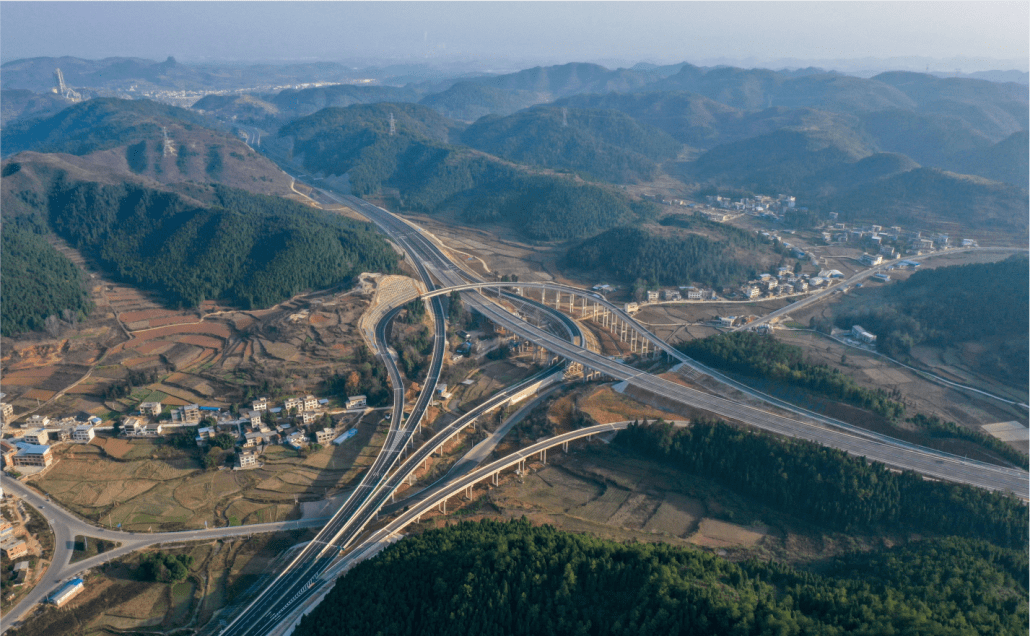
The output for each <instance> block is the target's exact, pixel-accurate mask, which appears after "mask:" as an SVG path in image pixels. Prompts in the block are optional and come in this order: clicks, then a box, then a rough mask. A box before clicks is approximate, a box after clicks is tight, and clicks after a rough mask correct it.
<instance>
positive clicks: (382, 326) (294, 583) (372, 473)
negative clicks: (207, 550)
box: [223, 280, 446, 636]
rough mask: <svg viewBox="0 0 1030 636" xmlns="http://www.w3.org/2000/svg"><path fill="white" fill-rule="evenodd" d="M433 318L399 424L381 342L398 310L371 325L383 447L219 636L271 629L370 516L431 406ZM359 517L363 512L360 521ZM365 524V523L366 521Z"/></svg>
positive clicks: (438, 348) (395, 375)
mask: <svg viewBox="0 0 1030 636" xmlns="http://www.w3.org/2000/svg"><path fill="white" fill-rule="evenodd" d="M426 283H427V287H429V288H430V289H431V288H432V287H431V285H432V281H430V280H426ZM431 306H432V309H433V316H434V334H433V337H434V345H433V353H432V358H431V360H430V366H429V371H428V374H427V382H426V384H425V386H424V387H423V390H422V391H421V392H420V393H419V397H418V400H417V401H416V403H415V406H414V408H413V409H412V411H411V414H410V416H409V417H408V419H407V420H406V421H404V422H403V424H402V418H403V415H404V383H403V381H402V379H401V376H400V371H399V370H398V369H397V364H396V361H395V360H394V359H393V356H394V354H393V352H392V351H391V350H390V347H389V345H388V344H387V339H386V329H387V326H388V325H389V324H390V321H391V320H393V318H394V317H395V316H396V315H397V313H399V312H400V310H401V307H397V308H395V309H393V310H392V311H390V312H389V313H388V314H386V316H385V317H384V318H383V319H382V320H380V321H379V323H378V324H377V325H376V332H375V336H376V348H377V350H378V352H379V355H380V356H381V357H382V358H383V362H384V364H385V366H386V368H387V372H388V373H389V376H390V385H391V386H392V387H393V394H394V397H393V414H392V417H391V420H390V421H391V424H390V430H389V432H388V433H387V439H386V442H385V443H384V445H383V448H382V449H381V450H380V452H379V454H378V455H377V456H376V459H375V462H373V464H372V466H371V468H369V470H368V472H366V473H365V475H364V477H363V478H362V480H361V483H360V484H359V485H358V487H357V488H356V489H355V490H354V492H353V493H351V495H350V497H348V498H347V500H346V501H345V502H344V504H343V505H342V506H341V507H340V509H339V510H338V511H337V512H336V514H334V515H333V517H332V518H331V519H330V520H329V522H328V523H326V525H325V527H324V528H322V530H321V531H319V533H318V535H316V536H315V538H314V539H312V540H311V542H309V543H308V544H307V545H306V546H304V548H303V549H302V550H301V551H300V552H298V554H297V555H296V556H295V557H294V558H293V560H292V561H291V562H290V564H289V565H287V566H286V567H285V568H284V569H283V570H282V571H281V572H280V573H279V574H278V576H277V577H276V578H275V579H274V580H273V581H272V583H271V584H270V585H269V586H268V587H266V588H265V589H264V590H263V591H261V592H260V593H259V594H258V595H257V596H256V597H254V599H253V600H252V601H251V602H250V603H249V604H248V605H247V606H246V607H245V608H244V609H243V611H242V612H240V613H239V614H237V615H236V617H235V618H234V619H233V620H232V622H230V623H229V624H228V626H226V628H225V630H224V631H223V633H224V634H235V635H240V636H243V635H247V634H263V633H265V630H266V629H267V627H268V626H269V625H274V624H276V623H277V622H278V620H279V619H280V617H281V616H282V615H283V614H285V613H289V612H290V610H291V609H292V607H293V606H294V604H295V603H298V602H302V601H303V600H304V599H305V598H306V597H307V595H308V594H310V592H311V588H312V585H311V583H312V581H313V580H314V579H315V578H317V577H318V575H319V574H320V573H321V572H322V570H323V569H324V568H326V567H327V566H328V565H329V564H330V563H332V561H333V560H334V559H335V558H336V556H337V552H338V551H339V547H338V546H337V541H338V540H339V539H340V537H341V536H342V535H345V534H346V532H347V530H348V529H350V528H351V526H352V524H353V523H354V522H355V521H356V520H359V519H362V518H367V517H369V513H370V514H374V512H375V510H377V509H378V508H377V507H374V508H372V507H370V504H371V503H372V502H375V501H378V499H377V498H376V497H375V495H376V493H377V492H379V491H380V488H381V485H382V482H383V480H384V479H385V477H386V475H387V474H388V473H389V472H390V470H391V469H392V468H393V466H394V464H396V463H397V461H398V460H399V459H400V456H401V453H402V452H403V451H404V450H405V448H406V447H407V445H408V444H409V443H410V441H411V437H412V435H413V434H414V433H415V430H416V429H417V428H418V427H419V426H420V424H421V421H422V417H423V415H424V414H425V411H426V409H427V408H428V407H429V404H430V402H431V401H432V397H433V391H434V389H435V387H436V381H435V380H436V379H437V378H439V376H440V370H441V369H442V367H443V353H444V349H445V347H446V342H445V340H446V325H445V320H444V313H443V306H442V304H441V303H440V300H439V299H438V298H434V299H433V300H432V301H431ZM362 512H366V514H365V515H364V516H362ZM366 522H367V521H366Z"/></svg>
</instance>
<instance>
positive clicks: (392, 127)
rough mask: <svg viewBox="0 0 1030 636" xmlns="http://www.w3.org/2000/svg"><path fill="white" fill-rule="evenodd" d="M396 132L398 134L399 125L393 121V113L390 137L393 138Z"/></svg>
mask: <svg viewBox="0 0 1030 636" xmlns="http://www.w3.org/2000/svg"><path fill="white" fill-rule="evenodd" d="M395 132H397V123H396V122H395V121H394V119H393V113H390V136H391V137H393V134H394V133H395Z"/></svg>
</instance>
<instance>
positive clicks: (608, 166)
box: [2, 58, 1030, 238]
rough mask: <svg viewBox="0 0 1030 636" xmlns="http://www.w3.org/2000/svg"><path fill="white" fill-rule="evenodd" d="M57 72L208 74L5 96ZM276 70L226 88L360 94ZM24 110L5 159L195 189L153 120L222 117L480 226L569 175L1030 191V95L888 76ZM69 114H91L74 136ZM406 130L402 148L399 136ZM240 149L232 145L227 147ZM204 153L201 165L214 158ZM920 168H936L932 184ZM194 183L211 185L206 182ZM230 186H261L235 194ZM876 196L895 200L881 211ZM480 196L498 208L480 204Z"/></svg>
mask: <svg viewBox="0 0 1030 636" xmlns="http://www.w3.org/2000/svg"><path fill="white" fill-rule="evenodd" d="M57 63H60V64H64V65H65V67H66V68H65V67H62V70H64V72H65V77H66V79H67V80H68V83H69V84H71V85H74V84H75V83H76V82H80V81H81V82H84V83H87V84H88V83H90V82H92V83H94V84H97V83H98V82H99V83H102V82H122V81H128V79H129V78H138V79H140V81H146V82H149V83H151V84H153V83H155V82H165V83H169V82H170V83H171V85H177V84H176V82H180V83H181V82H184V81H187V78H189V77H193V75H191V74H194V75H195V74H197V73H201V70H202V69H205V68H206V69H207V70H204V71H203V72H206V73H209V74H210V71H211V69H210V68H207V67H194V66H185V65H180V64H177V63H175V61H174V60H171V59H169V60H166V61H165V62H151V61H147V60H136V59H111V60H100V61H87V60H75V59H73V58H62V59H60V60H53V59H49V60H46V59H37V60H19V61H16V62H11V63H9V64H6V65H4V67H3V73H4V75H3V78H4V79H3V82H4V86H8V85H14V84H17V83H18V82H22V83H24V82H27V81H28V79H27V78H29V77H30V76H31V77H35V76H39V75H40V74H41V73H43V71H44V70H46V69H47V68H48V65H54V64H57ZM262 69H264V67H258V66H253V67H241V68H240V69H237V70H235V71H233V72H232V73H229V77H230V79H228V80H226V81H227V82H228V83H229V84H233V83H234V82H238V81H242V80H243V79H246V78H248V77H255V76H256V75H255V74H257V75H260V74H261V73H263V72H265V71H267V72H268V73H269V74H270V75H269V77H273V78H282V77H286V76H290V77H300V76H301V75H303V74H305V73H309V74H310V73H314V74H316V75H317V74H319V73H321V75H319V76H318V77H319V79H321V80H322V81H327V80H328V81H333V80H334V79H335V80H338V81H341V82H348V81H353V79H346V77H350V76H348V73H350V72H352V71H353V69H344V68H342V67H340V66H339V65H322V66H319V65H293V66H288V67H286V66H284V67H277V69H276V70H274V71H270V70H267V69H265V70H262ZM401 70H404V69H393V71H397V72H400V71H401ZM381 71H382V74H388V72H387V71H386V70H381ZM393 71H390V72H393ZM408 71H411V72H413V73H415V74H416V75H418V74H419V73H421V71H418V69H414V70H412V69H407V70H406V71H405V72H408ZM377 72H379V71H377ZM33 73H35V75H33ZM49 73H50V71H47V72H46V73H45V74H46V75H47V78H46V79H47V80H48V81H49ZM195 80H196V78H194V79H189V81H195ZM208 80H210V81H211V82H214V81H215V80H214V76H213V75H212V76H211V77H210V78H208V79H204V80H203V81H208ZM196 81H201V80H196ZM8 94H10V95H11V99H10V108H8V107H7V106H6V105H5V110H4V113H5V115H4V116H5V120H4V126H3V133H2V134H3V151H4V153H5V154H6V155H9V154H10V153H13V152H17V151H19V150H25V149H31V150H36V151H41V152H69V153H72V154H79V155H82V154H89V153H92V152H97V151H99V150H106V151H109V152H118V153H123V154H124V160H125V162H126V165H127V167H128V169H130V170H132V171H134V172H138V173H140V174H146V175H147V176H149V177H151V178H154V179H157V180H165V181H167V180H169V179H178V178H179V176H178V175H177V174H176V172H175V170H174V169H173V168H172V167H171V166H170V165H169V160H168V158H167V151H166V150H164V149H163V148H162V153H161V157H160V158H158V157H157V156H156V155H155V154H154V153H155V152H157V145H156V143H155V135H156V134H158V130H159V129H160V128H161V127H165V128H166V129H167V128H168V125H167V124H158V123H156V121H157V119H155V118H158V119H159V118H161V117H164V118H166V121H167V120H168V118H170V119H173V120H176V121H177V122H178V123H176V124H173V125H172V127H173V128H174V129H175V130H176V131H177V134H180V135H185V134H186V133H187V130H188V128H189V127H193V128H194V130H199V129H200V128H204V127H208V126H211V125H212V122H213V120H214V118H217V119H218V120H220V121H222V122H236V123H239V124H244V125H250V126H257V127H260V128H263V129H264V130H266V131H267V132H269V133H274V132H275V131H277V130H279V129H280V128H281V130H280V131H279V132H280V134H281V135H282V136H283V137H284V138H291V139H293V142H294V153H295V155H296V156H297V157H299V158H300V159H301V160H302V161H303V162H304V164H305V165H306V166H307V167H308V168H309V169H311V170H315V171H319V172H323V173H325V174H343V173H346V174H348V176H349V177H350V183H351V184H352V186H353V187H354V189H355V191H356V192H359V193H366V194H367V193H373V192H381V191H383V188H384V187H386V188H392V189H395V190H396V192H398V193H399V195H400V197H401V203H402V205H404V206H405V207H407V208H408V209H413V210H414V209H419V210H423V211H429V210H437V209H442V208H446V207H450V208H453V209H456V210H459V211H460V213H461V214H463V215H465V217H464V218H466V219H467V220H470V221H471V220H473V219H478V220H479V221H482V222H489V219H495V218H500V217H499V216H498V214H499V213H498V212H497V210H498V209H500V208H499V207H498V206H501V207H504V205H510V203H504V205H501V203H499V200H498V199H497V197H498V196H499V193H500V192H501V191H502V190H503V189H504V188H505V187H508V186H511V185H512V184H514V183H516V182H519V183H521V181H520V180H522V179H526V178H533V179H545V180H554V179H559V178H563V179H566V183H568V184H579V185H584V184H581V183H580V182H581V180H585V181H588V182H591V183H592V184H594V185H593V186H591V187H596V186H601V187H602V190H604V191H606V192H609V193H610V194H611V195H612V196H614V195H615V194H617V193H616V192H615V191H613V190H606V189H605V188H604V187H603V183H604V182H609V183H615V184H629V183H642V182H643V183H646V182H649V181H652V180H654V179H657V178H659V177H660V176H661V175H663V174H666V175H669V176H672V177H673V178H676V179H679V180H680V181H682V182H683V184H684V189H685V191H688V192H689V191H690V190H691V189H698V188H701V189H705V190H711V189H713V188H714V189H715V190H719V189H724V190H729V191H751V192H756V193H758V192H764V193H788V194H793V195H795V196H797V197H798V198H799V201H801V202H802V204H803V205H805V206H809V207H811V208H813V209H815V210H817V211H825V210H824V207H825V206H832V205H842V206H843V204H842V201H844V200H855V201H858V200H861V201H862V203H861V204H859V203H855V204H854V206H850V207H849V206H843V207H845V208H846V209H848V210H852V209H853V208H854V209H855V210H859V209H861V210H862V212H861V214H862V215H869V214H872V213H873V211H875V210H881V211H882V213H883V214H884V215H886V216H889V217H891V218H894V217H896V216H897V214H896V212H897V205H896V204H895V203H892V201H909V200H910V199H911V197H912V196H918V195H917V193H918V192H921V191H922V186H921V185H920V184H923V183H925V182H926V181H927V179H928V177H927V176H926V175H931V174H932V175H936V176H934V177H933V179H931V181H934V182H939V183H946V184H949V185H948V187H949V188H950V187H952V186H953V187H955V188H957V189H958V190H960V191H963V192H964V191H966V190H969V189H970V188H972V189H977V188H987V189H988V190H990V194H989V196H988V200H989V201H991V202H992V203H991V205H996V206H1000V208H999V210H1005V211H1003V212H999V213H1000V214H1001V215H1002V216H1004V217H1008V216H1011V214H1012V213H1013V210H1018V209H1019V207H1018V206H1016V207H1013V206H1012V200H1013V197H1014V198H1016V199H1018V196H1019V193H1020V192H1023V191H1024V190H1025V188H1026V187H1027V186H1028V185H1030V183H1028V172H1027V168H1026V166H1027V165H1028V154H1030V153H1028V150H1027V129H1028V127H1030V105H1028V102H1030V99H1028V94H1027V88H1026V85H1024V84H1018V83H1013V82H992V81H986V80H983V79H975V78H969V77H936V76H934V75H930V74H924V73H912V72H887V73H880V74H878V75H876V76H874V77H870V78H861V77H854V76H849V75H844V74H841V73H835V72H826V71H824V70H822V69H818V68H804V69H798V70H793V71H773V70H768V69H743V68H734V67H700V66H696V65H692V64H687V63H682V64H673V65H667V66H655V65H647V64H638V65H636V66H634V67H633V68H628V69H627V68H623V69H609V68H605V67H603V66H599V65H597V64H584V63H572V64H562V65H558V66H550V67H535V68H530V69H525V70H521V71H518V72H514V73H508V74H503V75H481V76H463V77H455V78H451V79H444V78H438V77H436V78H431V79H429V80H425V81H417V82H410V83H408V84H406V85H404V86H389V85H382V84H375V83H371V84H368V83H366V84H357V83H340V84H336V85H320V86H313V87H308V88H302V89H288V90H283V91H279V92H277V93H269V94H260V95H258V94H218V95H209V96H207V97H204V98H203V99H201V100H199V101H198V102H197V103H196V104H194V107H193V108H192V109H191V111H182V110H181V109H177V110H174V111H171V110H165V111H162V110H161V108H164V107H158V106H153V107H151V106H139V107H138V108H140V109H142V110H141V111H140V112H138V113H130V111H131V110H132V108H135V107H132V106H126V107H124V108H120V109H118V110H120V111H121V112H120V113H105V112H104V109H105V108H108V107H109V104H110V102H109V101H105V100H93V101H92V102H87V104H92V105H91V106H87V105H78V106H76V107H74V108H70V109H68V110H67V111H62V112H59V113H58V114H57V115H56V116H52V117H47V116H46V115H47V114H49V113H52V112H53V111H54V110H57V109H60V108H61V107H62V105H63V104H62V103H61V100H60V98H57V97H56V96H50V97H46V96H44V95H38V94H32V95H30V94H25V93H10V91H5V96H6V95H8ZM138 103H141V104H142V103H144V102H138ZM105 104H106V105H108V106H105ZM63 112H74V113H75V114H74V116H70V118H69V119H68V120H67V121H65V120H64V119H63V118H62V113H63ZM391 116H393V117H394V126H395V130H396V134H395V135H394V136H391V135H390V134H389V118H390V117H391ZM222 125H223V126H225V127H226V128H228V126H227V125H225V124H222ZM205 134H206V133H205ZM226 136H228V137H231V135H226ZM144 138H146V139H147V140H149V142H148V143H150V144H151V146H148V145H147V144H146V143H144ZM234 143H238V142H235V140H234V139H233V140H232V141H226V142H225V144H224V145H223V147H227V146H229V145H232V144H234ZM141 144H142V145H141ZM204 144H205V147H204V148H203V149H201V150H200V151H199V152H200V153H207V152H212V151H210V150H208V148H207V146H211V145H218V144H217V143H215V142H210V141H207V142H204ZM238 147H239V148H240V149H239V150H231V151H229V152H228V154H226V153H220V152H214V154H212V155H211V158H210V161H208V160H206V159H205V158H199V159H196V158H194V159H192V161H194V162H195V163H196V164H198V165H199V164H203V165H202V166H200V167H201V168H202V170H201V172H200V174H205V175H206V177H205V178H206V179H207V180H208V181H216V182H217V181H218V179H215V178H213V177H212V174H211V170H212V169H213V170H214V171H215V172H217V171H218V170H219V169H220V168H219V166H221V167H222V168H221V169H224V167H225V166H226V165H229V164H231V163H232V162H231V161H227V158H231V157H232V156H233V153H234V152H235V153H236V154H237V155H241V156H242V155H245V152H244V151H243V148H245V146H244V145H243V144H238ZM115 148H117V149H118V150H117V151H115V150H114V149H115ZM191 152H198V151H197V150H195V149H194V148H191V147H190V146H186V147H185V153H184V154H185V155H187V159H190V153H191ZM215 154H217V155H219V157H220V158H216V157H215ZM180 156H181V155H180ZM205 157H206V155H205ZM244 164H246V165H257V163H256V162H252V161H247V162H244ZM244 164H241V165H244ZM176 167H180V166H178V165H177V166H176ZM921 169H932V170H930V171H929V172H917V171H919V170H921ZM191 170H192V172H191ZM179 172H182V171H181V170H180V171H179ZM169 174H170V175H171V176H169ZM183 174H192V175H193V177H191V178H196V177H197V176H199V175H198V173H197V172H196V170H195V169H193V168H190V169H189V170H187V171H186V172H185V173H183ZM561 174H564V175H565V176H561ZM162 175H163V176H162ZM906 175H908V176H906ZM942 175H944V176H942ZM946 175H952V176H946ZM960 175H973V176H975V177H980V178H981V179H980V180H976V179H973V180H970V179H962V178H961V176H960ZM955 179H958V181H954V180H955ZM984 180H990V181H991V182H995V183H996V182H1002V183H1006V184H1010V185H1012V186H1017V189H1016V190H1008V189H1006V188H999V187H995V186H990V185H988V184H987V182H986V181H984ZM232 185H236V186H239V187H245V184H244V183H241V182H239V181H237V182H235V183H233V184H232ZM874 185H875V186H876V187H873V186H874ZM577 187H578V186H577ZM909 189H910V190H911V192H907V190H909ZM902 191H906V192H907V193H903V192H902ZM860 192H861V193H862V194H861V196H859V193H860ZM869 193H878V194H876V196H880V197H885V198H884V199H883V200H882V201H879V203H877V201H876V199H875V196H874V197H873V198H870V196H869ZM482 196H485V197H486V199H483V200H480V199H478V198H477V197H482ZM618 196H619V197H622V199H625V197H623V195H618ZM487 200H488V201H490V203H489V204H484V203H483V201H487ZM958 200H961V198H959V199H954V200H938V207H935V208H934V209H935V210H936V214H939V215H940V216H941V218H949V219H958V218H960V217H961V215H960V214H957V213H954V210H953V208H954V207H955V206H956V205H957V203H956V201H958ZM626 201H629V200H628V199H627V200H625V201H624V202H623V203H620V204H618V205H615V206H614V207H612V208H611V210H613V211H614V210H616V209H618V210H621V211H619V212H613V214H612V215H610V216H607V217H605V218H606V219H607V220H605V221H597V219H595V220H593V221H589V222H585V223H583V224H582V225H581V224H579V223H575V222H574V223H573V226H575V227H576V228H577V229H575V230H573V231H572V232H558V233H555V232H552V231H548V232H544V233H543V234H540V235H537V238H545V237H546V238H556V237H558V236H561V237H569V236H582V235H584V234H583V233H584V232H590V231H594V230H587V229H586V228H596V229H603V228H604V227H607V226H608V224H609V223H613V222H615V221H614V220H615V219H616V218H622V217H624V216H625V215H626V214H629V215H630V216H632V214H633V213H632V212H627V210H629V209H630V208H629V207H627V206H629V203H628V202H626ZM855 206H857V207H855ZM602 207H605V208H606V209H607V207H606V206H602ZM977 209H979V208H977ZM856 213H857V212H856ZM932 214H934V213H931V215H932ZM602 216H604V215H602ZM949 222H951V221H949Z"/></svg>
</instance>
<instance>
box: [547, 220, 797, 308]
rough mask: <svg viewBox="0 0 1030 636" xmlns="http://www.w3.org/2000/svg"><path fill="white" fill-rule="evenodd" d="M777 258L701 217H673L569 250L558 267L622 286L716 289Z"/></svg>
mask: <svg viewBox="0 0 1030 636" xmlns="http://www.w3.org/2000/svg"><path fill="white" fill-rule="evenodd" d="M780 258H781V257H780V256H779V255H778V254H776V253H775V252H774V251H773V248H772V246H771V245H766V244H764V243H763V242H762V241H760V240H759V239H758V238H757V237H756V236H755V235H753V234H751V233H749V232H745V231H743V230H739V229H737V228H734V227H732V226H727V225H722V224H719V223H715V222H711V221H707V220H705V219H703V218H700V217H695V216H675V217H666V218H665V219H662V224H661V226H660V227H654V226H646V227H645V228H637V227H618V228H613V229H611V230H608V231H607V232H604V233H602V234H599V235H597V236H595V237H593V238H591V239H587V240H586V241H583V242H582V243H580V244H579V245H577V246H576V247H574V248H572V249H570V250H569V251H568V252H567V253H566V255H565V258H564V259H563V260H562V263H561V265H562V266H563V267H566V268H570V269H574V270H579V271H582V272H589V273H590V275H591V276H595V277H596V276H599V275H604V276H608V277H611V278H613V279H615V280H618V281H622V282H624V283H634V282H635V281H643V282H644V283H646V284H647V285H649V286H652V287H657V286H661V285H691V284H695V285H704V286H706V287H713V288H715V289H716V290H721V289H723V288H727V287H735V286H737V285H740V284H741V283H743V282H744V281H745V280H747V279H748V278H750V277H753V276H754V274H755V272H757V271H760V270H761V269H764V268H765V267H767V266H768V265H770V264H773V263H775V262H778V261H779V260H780ZM637 286H638V287H639V286H640V285H639V284H638V285H637Z"/></svg>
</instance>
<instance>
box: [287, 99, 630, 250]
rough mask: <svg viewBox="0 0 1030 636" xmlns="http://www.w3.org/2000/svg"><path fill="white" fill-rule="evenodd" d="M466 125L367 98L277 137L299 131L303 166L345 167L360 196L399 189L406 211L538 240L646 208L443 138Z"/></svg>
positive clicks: (574, 233) (581, 232) (601, 225)
mask: <svg viewBox="0 0 1030 636" xmlns="http://www.w3.org/2000/svg"><path fill="white" fill-rule="evenodd" d="M391 114H393V115H394V125H395V134H394V135H392V136H391V135H390V134H389V130H390V124H389V117H390V115H391ZM459 130H460V126H459V125H458V124H457V123H456V122H453V121H451V120H448V119H446V118H444V117H442V116H441V115H439V114H438V113H436V112H435V111H433V110H432V109H430V108H429V107H427V106H423V105H417V104H369V105H355V106H351V107H349V108H328V109H325V110H323V111H319V112H318V113H315V114H314V115H311V116H308V117H304V118H302V119H299V120H297V121H295V122H293V123H291V124H289V125H288V126H284V127H283V128H282V129H281V130H280V135H282V136H291V137H293V138H294V153H295V155H299V156H301V157H302V159H303V162H304V165H305V167H307V168H308V169H309V170H312V171H321V172H323V173H325V174H333V175H339V174H344V173H346V174H348V175H349V177H350V183H351V188H352V190H353V191H354V192H356V193H357V194H359V195H369V194H378V193H381V192H382V191H383V188H384V187H390V188H396V189H397V191H398V193H399V195H400V201H399V203H400V204H401V206H402V207H403V208H404V209H408V210H416V211H420V212H427V213H435V212H439V211H442V210H451V211H454V212H456V213H457V214H458V215H459V218H462V219H464V220H465V221H468V222H470V223H504V224H508V225H510V226H512V227H514V228H516V229H517V230H518V231H519V232H520V233H522V234H523V235H524V236H526V237H527V238H531V239H535V240H566V239H569V238H576V237H582V236H589V235H591V234H594V233H597V232H599V231H601V230H604V229H606V228H609V227H612V226H614V225H617V224H619V223H622V222H625V221H626V220H629V219H631V218H635V217H636V216H637V215H638V214H640V213H647V211H648V210H649V206H647V205H644V204H641V203H639V202H633V201H631V200H629V199H628V198H627V197H625V196H624V195H622V194H621V193H619V192H616V191H614V190H612V189H610V188H607V187H600V186H596V185H588V184H578V183H576V182H575V181H573V180H571V179H569V178H565V177H559V176H554V175H548V174H539V173H536V172H534V171H532V170H529V169H527V168H524V167H521V166H518V165H513V164H510V163H507V162H504V161H501V160H499V159H497V158H495V157H492V156H489V155H485V154H482V153H479V152H475V151H472V150H470V149H468V148H463V147H461V146H454V145H450V144H448V143H446V140H447V139H449V138H450V137H452V136H456V135H457V134H459Z"/></svg>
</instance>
